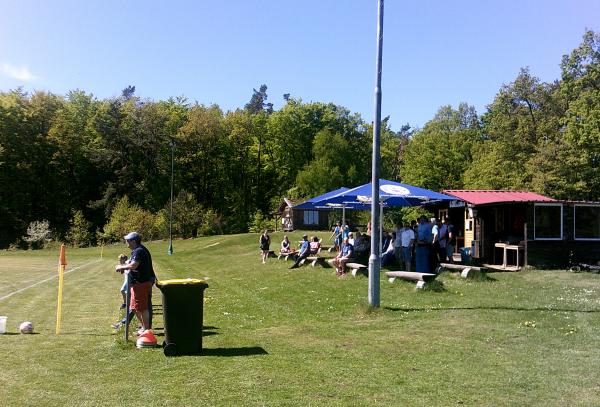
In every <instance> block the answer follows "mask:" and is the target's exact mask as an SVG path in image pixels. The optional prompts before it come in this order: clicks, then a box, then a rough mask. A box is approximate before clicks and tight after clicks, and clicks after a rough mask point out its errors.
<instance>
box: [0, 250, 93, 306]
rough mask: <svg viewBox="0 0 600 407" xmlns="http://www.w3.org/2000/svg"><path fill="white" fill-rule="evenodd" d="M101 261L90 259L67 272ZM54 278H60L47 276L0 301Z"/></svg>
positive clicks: (0, 298) (1, 298) (66, 272)
mask: <svg viewBox="0 0 600 407" xmlns="http://www.w3.org/2000/svg"><path fill="white" fill-rule="evenodd" d="M99 261H102V259H98V260H94V261H90V262H89V263H85V264H82V265H81V266H77V267H74V268H72V269H70V270H67V271H65V274H68V273H71V272H73V271H75V270H79V269H80V268H83V267H85V266H89V265H90V264H93V263H98V262H99ZM53 278H58V275H54V276H52V277H48V278H47V279H45V280H41V281H38V282H37V283H34V284H31V285H28V286H27V287H23V288H21V289H19V290H17V291H13V292H12V293H9V294H6V295H5V296H4V297H0V301H2V300H5V299H7V298H8V297H12V296H13V295H15V294H18V293H20V292H22V291H25V290H27V289H29V288H32V287H35V286H36V285H40V284H43V283H46V282H48V281H50V280H52V279H53Z"/></svg>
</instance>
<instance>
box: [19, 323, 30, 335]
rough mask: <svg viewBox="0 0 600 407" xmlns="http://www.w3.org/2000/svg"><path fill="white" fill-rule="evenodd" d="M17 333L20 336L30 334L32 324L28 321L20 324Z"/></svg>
mask: <svg viewBox="0 0 600 407" xmlns="http://www.w3.org/2000/svg"><path fill="white" fill-rule="evenodd" d="M19 331H21V333H22V334H32V333H33V324H32V323H31V322H29V321H25V322H21V325H19Z"/></svg>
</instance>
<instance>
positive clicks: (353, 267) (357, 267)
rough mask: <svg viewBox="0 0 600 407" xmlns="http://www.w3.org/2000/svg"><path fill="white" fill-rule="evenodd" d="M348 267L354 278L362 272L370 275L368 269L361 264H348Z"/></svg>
mask: <svg viewBox="0 0 600 407" xmlns="http://www.w3.org/2000/svg"><path fill="white" fill-rule="evenodd" d="M346 267H348V268H349V269H350V272H351V273H352V276H354V277H356V274H357V273H358V272H359V271H360V272H361V273H365V274H369V273H368V267H367V266H365V265H364V264H360V263H346Z"/></svg>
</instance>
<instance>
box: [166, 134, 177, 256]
mask: <svg viewBox="0 0 600 407" xmlns="http://www.w3.org/2000/svg"><path fill="white" fill-rule="evenodd" d="M170 144H171V208H170V214H169V250H167V254H168V255H169V256H170V255H172V254H173V170H174V158H175V140H173V139H171V143H170Z"/></svg>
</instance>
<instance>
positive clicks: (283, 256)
mask: <svg viewBox="0 0 600 407" xmlns="http://www.w3.org/2000/svg"><path fill="white" fill-rule="evenodd" d="M293 254H294V252H287V253H281V252H279V254H278V255H277V259H279V260H281V259H283V260H287V259H289V258H290V256H291V255H293Z"/></svg>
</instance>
